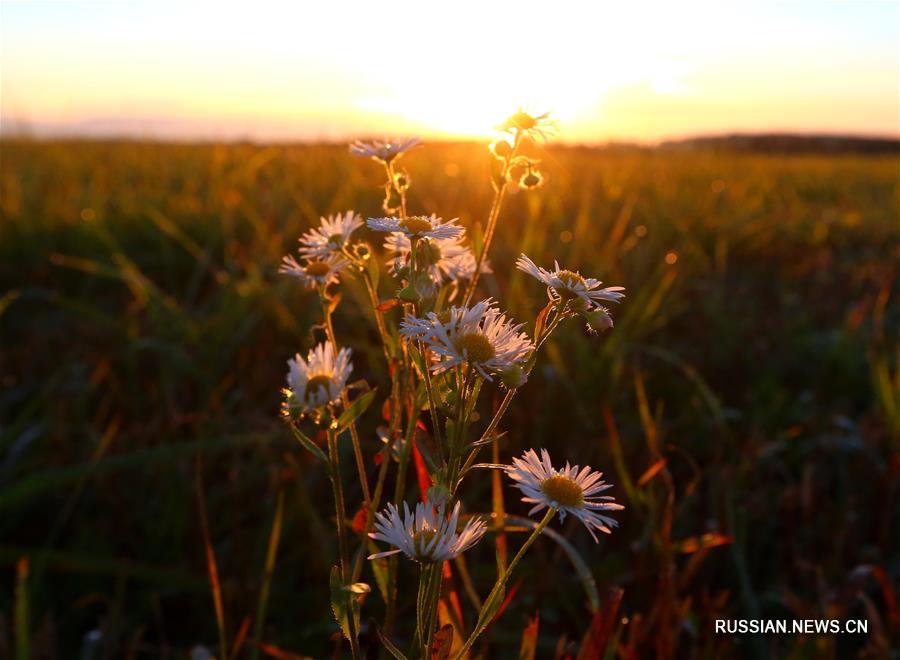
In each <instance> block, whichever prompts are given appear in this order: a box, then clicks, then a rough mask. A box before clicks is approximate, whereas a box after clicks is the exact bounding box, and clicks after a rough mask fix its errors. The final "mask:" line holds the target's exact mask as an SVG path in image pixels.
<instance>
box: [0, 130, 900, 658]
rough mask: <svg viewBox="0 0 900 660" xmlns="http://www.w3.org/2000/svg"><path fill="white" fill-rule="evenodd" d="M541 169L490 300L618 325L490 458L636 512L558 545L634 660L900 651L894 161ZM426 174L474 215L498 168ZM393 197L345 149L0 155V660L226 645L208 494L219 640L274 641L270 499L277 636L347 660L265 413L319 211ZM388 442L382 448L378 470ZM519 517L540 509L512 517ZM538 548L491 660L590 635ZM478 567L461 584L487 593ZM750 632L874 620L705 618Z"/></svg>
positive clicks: (480, 150) (474, 153)
mask: <svg viewBox="0 0 900 660" xmlns="http://www.w3.org/2000/svg"><path fill="white" fill-rule="evenodd" d="M542 157H543V159H544V162H543V165H544V166H545V169H546V172H547V175H548V184H547V186H546V187H545V188H543V189H542V190H539V191H537V192H535V193H530V194H518V195H515V196H514V197H512V198H511V199H510V200H508V203H507V204H506V206H505V208H504V211H503V214H502V217H501V222H500V224H499V227H498V234H497V238H496V241H495V243H494V248H493V251H492V254H491V260H492V263H493V269H494V276H493V277H488V278H487V279H486V281H485V282H484V284H483V286H482V288H483V290H484V291H485V292H486V293H488V294H490V295H493V296H495V297H497V298H499V299H500V301H501V304H502V305H503V306H504V307H506V308H508V309H509V310H510V312H511V314H512V315H513V317H515V318H516V319H518V320H521V321H530V320H531V319H533V317H534V314H535V313H536V312H537V311H538V310H539V309H540V307H541V306H542V304H543V296H544V292H543V290H542V289H541V287H540V286H539V285H538V284H537V283H536V282H534V281H532V280H530V279H529V278H527V276H525V275H524V274H522V273H519V272H518V271H516V270H514V266H513V262H514V259H515V257H516V256H517V255H518V254H519V253H520V252H526V253H528V254H529V255H530V256H531V257H532V258H533V259H535V260H536V261H537V262H538V263H539V264H543V265H549V264H551V263H552V260H553V259H559V261H560V262H561V263H563V264H565V265H566V266H567V267H569V268H579V269H581V270H582V272H584V273H586V274H590V275H595V276H598V277H600V278H601V279H603V280H604V281H605V282H607V283H608V284H616V285H623V286H625V287H627V289H628V298H627V299H626V300H625V301H624V302H623V304H621V305H620V306H619V307H617V308H616V309H615V310H614V316H615V319H616V327H615V329H614V330H613V331H611V332H609V333H606V334H604V335H603V336H600V337H591V336H589V335H588V334H587V333H586V332H585V331H584V328H583V327H582V324H581V323H580V322H578V321H574V320H573V321H570V323H569V324H568V325H566V326H564V327H563V328H562V329H561V330H560V331H559V332H558V334H557V335H556V336H555V337H554V340H553V341H552V343H551V344H550V345H549V350H548V351H547V353H546V354H545V356H544V358H543V359H542V360H541V361H540V362H539V366H538V369H536V371H535V374H534V376H533V377H532V379H531V381H530V382H529V383H528V385H527V386H526V387H525V388H524V389H523V390H522V391H521V392H520V393H519V395H518V396H517V398H516V400H515V402H514V404H513V406H512V408H511V410H510V413H509V414H508V416H507V418H506V420H505V423H504V424H503V426H504V427H505V429H507V430H508V431H509V433H508V435H507V436H506V437H505V439H504V443H503V446H502V447H501V456H502V457H503V458H504V459H508V458H509V457H510V455H512V454H513V453H516V452H519V451H521V450H522V449H524V448H526V447H530V446H536V447H540V446H546V447H548V448H550V449H551V451H552V453H553V455H554V457H557V460H566V459H568V460H571V461H573V462H578V463H582V464H583V463H590V465H592V466H594V467H596V468H599V469H601V470H603V471H604V472H605V473H606V474H607V476H608V477H609V479H610V480H611V481H612V482H614V483H615V484H616V487H615V489H614V491H613V493H614V494H615V496H616V497H617V499H618V500H619V501H621V502H623V503H624V504H625V505H626V506H627V509H626V511H624V512H623V513H622V514H621V515H620V516H618V518H619V520H620V521H621V527H620V528H619V529H618V530H617V531H616V532H615V533H614V534H613V535H612V536H608V537H604V538H603V539H601V542H600V544H599V545H596V546H595V545H594V544H593V543H592V542H591V540H590V538H589V537H588V535H586V534H584V533H583V532H582V530H580V529H578V528H577V523H575V522H572V523H570V522H568V521H567V524H566V525H564V526H563V528H562V529H561V531H562V532H563V533H564V535H565V536H566V537H567V538H568V539H569V540H570V541H571V543H572V544H574V546H575V547H576V548H577V549H578V550H579V552H580V553H581V555H582V556H583V557H584V558H585V560H586V561H587V562H588V564H589V565H590V567H591V570H592V571H593V573H594V575H595V577H596V580H597V584H598V587H599V589H600V592H601V594H604V593H606V591H607V590H608V589H610V588H612V587H616V586H618V587H621V588H622V589H624V596H623V599H622V604H621V609H620V612H619V614H620V619H619V621H618V623H617V625H616V633H615V634H616V635H617V636H618V643H619V644H620V652H621V653H622V654H623V655H624V656H625V657H647V656H648V655H652V654H659V655H662V656H670V655H676V654H677V655H678V656H679V657H711V656H723V657H734V656H737V655H757V656H760V655H766V654H768V653H775V654H783V655H790V656H791V657H847V655H849V654H856V653H868V654H873V655H877V654H879V653H887V649H888V648H889V647H890V646H891V644H892V643H893V644H894V645H896V644H897V643H898V639H900V638H898V625H900V618H898V612H897V609H896V603H895V599H894V594H893V589H892V586H891V585H892V584H896V582H897V579H898V574H900V551H898V547H900V546H898V542H900V539H898V536H900V511H898V506H897V501H898V498H900V493H898V476H900V458H898V447H900V444H898V443H900V371H898V364H897V356H898V341H897V338H898V324H900V313H898V307H897V305H896V296H897V285H898V277H897V264H898V263H900V222H898V208H900V205H898V202H900V200H898V196H900V185H898V166H900V159H898V157H896V156H858V155H852V154H851V155H829V156H825V155H790V156H787V155H772V154H748V153H743V154H737V153H729V152H721V153H714V152H712V151H703V150H701V151H695V152H678V151H666V150H639V149H619V150H617V149H604V150H598V149H578V148H567V149H564V148H550V149H549V150H548V151H547V152H546V153H544V154H543V155H542ZM406 164H407V167H408V169H409V171H410V173H411V175H412V178H413V189H412V193H411V200H412V202H411V210H412V211H414V212H417V211H421V212H437V213H439V214H440V215H442V216H444V217H456V216H458V217H459V218H460V220H461V222H462V224H463V225H465V226H466V227H467V228H469V229H470V230H472V229H473V228H474V227H475V226H476V224H477V223H478V222H479V220H483V218H484V217H485V215H486V212H487V208H488V205H489V203H490V194H491V191H490V186H489V184H488V166H489V156H488V154H487V152H486V150H485V148H484V147H483V145H473V144H444V145H433V146H428V147H427V148H425V149H421V150H418V151H417V152H415V153H414V154H413V155H411V156H410V157H409V158H408V159H407V161H406ZM379 184H380V178H379V171H378V168H377V167H375V166H374V165H373V164H372V163H370V162H367V161H363V160H359V159H353V158H351V157H350V156H349V155H348V154H347V152H346V148H345V147H343V146H298V145H290V146H253V145H229V146H223V145H166V144H147V143H138V142H96V143H92V142H31V141H14V140H8V141H5V142H3V143H2V160H0V214H2V217H0V295H2V298H0V341H2V347H0V378H2V394H0V419H2V427H0V509H2V515H0V539H2V543H0V564H2V566H0V568H2V575H3V584H4V585H5V587H4V589H2V590H0V612H2V618H0V655H4V654H5V653H4V652H11V649H12V647H13V644H14V641H13V640H14V637H15V635H14V634H13V630H12V625H13V619H14V617H13V615H12V612H13V607H14V600H15V595H16V594H18V597H19V598H18V600H19V603H18V605H19V607H24V606H26V605H27V608H28V611H29V617H28V628H29V629H28V636H29V638H30V652H31V653H32V655H33V656H34V657H75V655H77V654H80V653H82V652H84V653H86V654H87V655H86V656H85V657H183V656H184V654H185V653H186V650H187V649H188V648H190V647H191V646H192V645H194V644H201V643H202V644H206V645H208V646H210V647H213V646H214V641H215V639H216V618H215V615H214V611H213V605H212V599H211V597H210V594H209V587H208V583H207V579H206V563H205V562H206V559H205V554H204V553H205V551H204V541H203V536H202V534H201V525H200V518H199V517H198V482H199V481H200V480H202V487H201V488H200V489H199V490H200V491H201V492H202V494H203V496H204V500H205V506H206V509H207V513H208V518H209V527H210V538H211V545H212V547H213V548H214V550H215V553H216V557H217V560H218V571H219V578H220V580H221V586H222V596H223V602H224V611H225V618H226V624H227V626H228V629H229V635H231V636H233V635H234V634H235V633H236V632H237V631H238V629H239V627H240V626H241V623H242V621H244V620H245V618H246V617H253V616H255V613H256V607H257V602H258V599H259V594H260V589H261V586H262V577H263V573H264V564H265V555H266V548H267V543H268V540H269V534H270V528H271V526H272V523H273V517H274V515H275V509H276V500H277V495H278V493H283V496H284V498H285V500H284V501H285V506H284V515H283V520H281V523H282V537H281V539H282V540H281V545H280V547H279V549H278V554H277V561H276V564H275V568H274V578H273V581H272V586H271V594H270V596H269V600H268V614H267V617H266V622H265V626H264V634H263V635H262V639H263V640H264V641H265V642H267V643H269V644H272V645H275V646H278V647H280V648H282V649H288V650H291V651H293V652H296V653H299V654H308V655H313V656H316V657H320V656H323V655H326V654H328V653H329V652H330V649H331V648H332V646H333V642H331V641H330V640H329V636H330V635H331V634H332V633H333V632H334V630H335V628H336V626H335V625H334V623H333V619H332V616H331V613H330V611H329V607H328V601H327V599H328V592H327V589H326V587H325V585H326V584H327V571H328V568H329V567H330V563H331V561H332V558H333V556H334V554H335V549H334V547H333V544H334V540H333V539H332V536H333V535H332V533H331V529H332V527H331V521H330V518H329V516H330V515H331V513H330V511H331V509H330V506H326V505H323V503H324V502H328V501H329V500H328V499H327V498H328V495H327V490H328V484H327V481H326V479H325V476H324V473H323V471H322V470H321V467H320V466H317V465H315V464H314V462H313V461H312V459H311V458H310V457H309V455H308V454H306V453H304V452H303V451H302V450H301V448H300V447H299V446H297V445H296V444H295V443H294V442H293V441H292V440H291V439H290V436H289V433H288V431H287V430H286V429H285V428H284V427H283V426H282V424H281V423H280V422H279V421H278V414H277V413H278V405H279V399H280V395H279V389H280V387H281V386H282V384H283V379H284V374H285V371H286V367H285V361H286V360H287V358H288V357H289V356H290V355H292V354H293V353H294V352H296V351H298V350H305V349H307V348H308V347H309V346H310V344H311V339H310V335H309V331H308V328H309V327H310V325H312V324H313V323H314V322H315V320H316V311H315V301H314V300H313V299H312V298H311V297H310V296H309V295H308V294H306V293H304V292H303V291H302V290H301V289H300V288H299V287H298V286H297V285H296V283H295V282H292V281H289V280H287V279H285V278H284V277H280V276H278V275H277V274H276V271H277V266H278V263H279V261H280V259H281V256H282V255H283V254H285V253H287V252H288V251H290V250H292V249H293V248H294V246H295V241H296V239H297V237H298V236H299V234H300V233H301V232H302V231H303V230H305V229H306V228H307V227H309V226H311V225H313V224H314V223H316V222H317V220H318V217H319V216H320V215H322V214H326V213H331V212H337V211H342V210H346V209H348V208H353V209H356V210H357V211H359V212H361V213H363V214H370V215H374V214H376V213H378V211H379V204H380V191H379V190H378V186H379ZM373 238H374V237H373ZM387 287H388V283H387V282H384V281H383V282H382V295H383V296H386V295H388V293H389V289H388V288H387ZM349 291H350V295H345V302H344V304H342V306H341V308H340V310H339V312H338V315H337V317H336V326H337V327H336V330H337V333H338V337H339V339H340V340H341V341H342V342H344V343H346V344H347V345H350V346H351V347H352V348H353V350H354V366H355V370H356V374H357V375H358V376H361V377H365V378H366V379H368V380H369V381H370V382H372V383H373V384H379V385H384V382H383V381H384V376H383V374H382V371H383V369H382V365H381V362H380V360H381V359H382V358H381V355H380V349H379V347H378V344H377V337H376V335H375V333H374V331H373V329H372V327H371V326H370V323H369V320H368V318H367V317H366V316H365V315H364V311H363V310H364V306H363V302H364V298H363V294H362V292H361V291H356V290H355V289H354V288H353V287H352V286H351V287H350V288H349ZM382 391H384V389H382ZM373 410H374V409H373ZM375 417H376V415H374V414H373V413H370V414H369V415H367V417H366V418H365V419H364V421H363V427H362V429H363V432H364V447H365V449H366V451H367V455H368V456H370V457H371V456H372V455H373V454H374V452H375V451H376V450H377V448H378V447H379V441H378V439H377V438H376V436H375V433H374V428H375V425H376V423H377V421H378V420H377V419H375ZM371 467H372V468H373V469H374V464H373V465H372V466H371ZM488 481H489V480H487V479H481V480H477V479H472V480H471V482H469V485H468V490H467V494H466V499H467V506H468V509H469V511H479V510H487V509H488V508H489V505H488V503H489V502H490V490H489V486H488ZM353 488H354V487H353V486H351V491H350V493H349V494H348V497H349V504H348V506H356V505H358V503H359V492H358V491H354V490H353ZM415 496H416V493H415V492H414V490H413V489H412V488H411V489H410V492H409V499H411V500H412V499H413V498H414V497H415ZM507 508H508V510H509V511H510V512H512V513H516V514H522V513H524V511H525V507H524V505H521V504H520V503H519V502H518V499H517V498H516V497H515V496H514V495H513V493H512V492H511V491H508V490H507ZM535 547H536V550H535V551H534V556H533V560H532V561H530V562H527V566H526V567H525V570H524V571H523V572H522V574H521V577H523V578H524V584H523V587H522V589H521V590H520V592H519V596H518V597H517V598H516V600H515V601H514V602H513V604H512V605H511V606H510V607H509V609H508V610H507V611H506V612H505V613H504V615H503V618H502V619H501V621H500V623H499V624H498V625H497V626H496V627H495V628H494V629H493V630H492V632H491V642H492V644H493V645H494V646H493V647H492V648H493V649H494V650H495V653H497V654H498V657H506V656H507V655H510V654H513V653H515V651H516V650H517V649H518V645H519V639H520V637H521V632H522V629H523V628H524V627H525V624H526V622H527V619H528V617H529V616H533V615H534V613H535V612H536V611H538V610H539V611H540V616H541V628H540V637H539V646H538V656H539V657H544V656H548V655H549V656H552V654H553V652H554V649H555V648H557V640H558V639H559V638H560V637H561V636H563V635H566V636H567V637H568V639H569V640H575V641H577V640H579V639H580V637H581V635H582V634H584V632H585V630H586V629H587V627H588V625H589V623H590V615H589V614H588V612H587V610H586V608H585V595H584V590H583V588H582V585H581V584H580V582H579V580H578V577H577V575H575V574H574V572H573V571H572V570H571V568H570V564H569V563H568V561H567V560H566V558H565V556H564V555H563V554H562V552H561V550H560V549H559V548H558V546H556V545H555V544H552V543H549V542H545V543H539V544H538V545H537V546H535ZM490 552H491V551H490V545H488V544H483V547H480V548H478V549H476V550H475V551H474V553H476V554H477V557H476V558H477V559H480V560H481V561H471V562H470V566H472V567H473V570H474V571H475V572H474V574H473V578H474V580H475V582H476V584H477V585H479V587H480V588H482V589H486V588H487V585H488V584H489V583H490V580H491V571H492V569H493V566H492V562H491V561H490ZM23 557H27V558H28V561H29V564H28V566H29V571H28V573H29V574H28V577H27V580H25V579H24V575H23V574H24V571H23V570H21V569H22V564H20V570H19V572H18V573H19V583H20V584H21V585H22V586H23V588H21V589H19V590H18V591H16V590H15V589H14V588H13V585H14V584H16V581H17V578H16V563H17V562H18V561H19V560H20V559H21V558H23ZM412 577H413V576H412V573H410V574H408V575H401V579H405V580H411V579H412ZM364 579H368V580H369V581H371V578H370V576H367V577H365V578H364ZM367 608H380V604H379V603H378V602H377V597H376V596H375V595H374V594H373V595H372V597H371V598H370V600H369V601H367V603H366V606H365V607H364V610H363V612H364V615H365V611H366V609H367ZM401 614H403V613H401ZM406 614H409V613H408V612H406ZM756 616H762V617H766V618H819V617H851V618H864V619H868V620H869V622H870V623H869V625H870V628H869V630H870V633H869V635H868V636H834V635H829V636H807V637H804V638H794V637H790V636H769V637H765V638H762V637H757V638H751V637H745V638H743V639H736V638H734V639H733V638H730V637H727V636H723V635H718V636H716V635H714V634H713V632H714V631H713V625H712V621H713V619H715V618H753V617H756ZM250 648H251V647H250V646H249V645H248V647H247V649H248V650H249V649H250Z"/></svg>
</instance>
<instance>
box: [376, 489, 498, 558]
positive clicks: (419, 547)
mask: <svg viewBox="0 0 900 660" xmlns="http://www.w3.org/2000/svg"><path fill="white" fill-rule="evenodd" d="M459 508H460V505H459V502H457V503H456V506H454V507H453V513H452V514H451V515H450V518H449V519H448V518H447V516H446V515H445V514H444V504H443V503H441V504H440V505H438V506H435V505H434V504H433V503H432V501H431V500H430V499H428V500H427V501H425V502H424V503H423V502H419V503H418V504H417V505H416V510H415V514H413V513H412V512H411V511H410V510H409V505H407V504H406V502H404V503H403V517H402V518H401V516H400V511H399V510H398V509H397V507H396V506H395V505H394V504H388V505H387V509H385V511H384V512H378V513H376V514H375V530H376V531H374V532H372V533H371V534H369V536H370V537H371V538H373V539H375V540H376V541H384V542H385V543H389V544H391V545H392V546H394V547H395V548H397V549H396V550H388V551H387V552H378V553H376V554H374V555H369V559H379V558H381V557H387V556H388V555H393V554H397V553H398V552H402V553H403V554H405V555H406V556H407V557H409V558H410V559H413V560H415V561H418V562H423V563H425V562H441V561H447V560H448V559H453V558H454V557H456V556H457V555H460V554H462V553H463V552H465V551H466V550H468V549H469V548H471V547H472V546H473V545H475V544H476V543H478V542H479V541H480V540H481V537H482V536H484V533H485V531H487V526H486V525H485V523H484V521H483V520H481V519H480V518H472V519H471V520H469V522H467V523H466V525H465V527H463V530H462V531H461V532H458V533H457V531H456V527H457V523H458V522H459Z"/></svg>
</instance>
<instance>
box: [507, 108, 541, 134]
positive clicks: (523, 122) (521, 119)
mask: <svg viewBox="0 0 900 660" xmlns="http://www.w3.org/2000/svg"><path fill="white" fill-rule="evenodd" d="M509 123H510V124H512V125H513V126H515V127H516V128H519V129H521V130H523V131H527V130H530V129H532V128H534V127H535V126H537V119H535V118H534V117H532V116H531V115H529V114H528V113H527V112H521V111H520V112H517V113H515V114H514V115H513V116H512V117H510V118H509Z"/></svg>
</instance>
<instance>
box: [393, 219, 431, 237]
mask: <svg viewBox="0 0 900 660" xmlns="http://www.w3.org/2000/svg"><path fill="white" fill-rule="evenodd" d="M400 226H401V227H405V228H406V230H407V231H409V232H410V233H411V234H422V233H424V232H426V231H431V230H432V229H434V225H432V224H431V220H429V219H428V218H425V217H423V216H421V215H413V216H410V217H408V218H407V219H406V220H401V221H400Z"/></svg>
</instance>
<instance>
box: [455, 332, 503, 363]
mask: <svg viewBox="0 0 900 660" xmlns="http://www.w3.org/2000/svg"><path fill="white" fill-rule="evenodd" d="M456 350H457V351H459V352H460V353H461V354H463V355H465V356H466V359H467V360H468V361H469V362H475V363H478V364H484V363H485V362H487V361H488V360H490V359H491V358H492V357H494V356H495V355H497V351H496V350H495V349H494V346H493V344H491V341H490V339H488V338H487V337H485V336H484V335H483V334H481V333H480V332H467V333H465V334H463V335H461V336H460V337H459V339H457V340H456Z"/></svg>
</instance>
